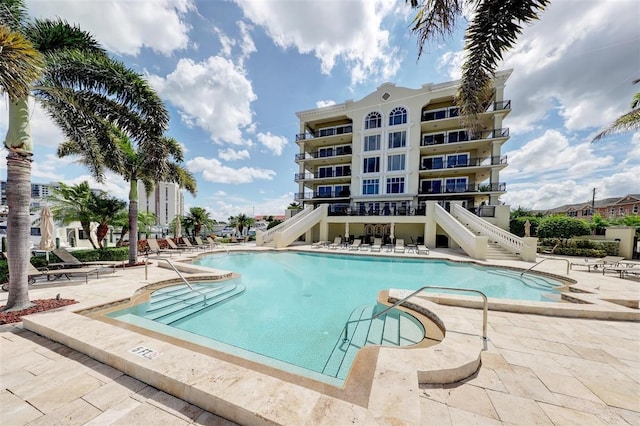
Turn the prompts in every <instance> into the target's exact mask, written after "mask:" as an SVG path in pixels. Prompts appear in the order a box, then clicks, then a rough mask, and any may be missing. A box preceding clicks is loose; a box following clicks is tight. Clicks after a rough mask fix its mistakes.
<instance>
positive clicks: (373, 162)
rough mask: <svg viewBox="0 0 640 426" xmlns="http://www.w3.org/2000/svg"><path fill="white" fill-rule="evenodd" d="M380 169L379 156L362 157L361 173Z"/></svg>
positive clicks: (374, 171)
mask: <svg viewBox="0 0 640 426" xmlns="http://www.w3.org/2000/svg"><path fill="white" fill-rule="evenodd" d="M379 171H380V157H370V158H365V159H364V164H363V166H362V172H363V173H377V172H379Z"/></svg>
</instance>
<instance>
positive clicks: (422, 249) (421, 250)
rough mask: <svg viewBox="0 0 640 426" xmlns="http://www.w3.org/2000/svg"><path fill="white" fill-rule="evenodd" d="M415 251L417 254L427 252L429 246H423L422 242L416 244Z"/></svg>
mask: <svg viewBox="0 0 640 426" xmlns="http://www.w3.org/2000/svg"><path fill="white" fill-rule="evenodd" d="M416 251H417V253H418V254H429V247H427V246H425V245H424V244H418V245H417V246H416Z"/></svg>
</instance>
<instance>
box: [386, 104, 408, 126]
mask: <svg viewBox="0 0 640 426" xmlns="http://www.w3.org/2000/svg"><path fill="white" fill-rule="evenodd" d="M406 123H407V110H406V109H404V108H402V107H397V108H394V109H393V110H391V113H389V126H397V125H398V124H406Z"/></svg>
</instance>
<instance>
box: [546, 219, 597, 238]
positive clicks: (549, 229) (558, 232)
mask: <svg viewBox="0 0 640 426" xmlns="http://www.w3.org/2000/svg"><path fill="white" fill-rule="evenodd" d="M590 233H591V230H590V229H589V225H587V223H586V222H585V221H584V220H580V219H575V218H573V217H568V216H549V217H545V218H544V219H542V220H541V221H540V225H539V226H538V236H540V237H542V238H564V239H568V238H571V237H577V236H580V235H589V234H590Z"/></svg>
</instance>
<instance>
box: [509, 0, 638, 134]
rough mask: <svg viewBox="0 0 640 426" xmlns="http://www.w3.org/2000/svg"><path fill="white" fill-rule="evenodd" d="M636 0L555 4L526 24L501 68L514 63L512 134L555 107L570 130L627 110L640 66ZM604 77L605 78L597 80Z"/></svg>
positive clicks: (532, 124) (603, 122)
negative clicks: (530, 23) (538, 18)
mask: <svg viewBox="0 0 640 426" xmlns="http://www.w3.org/2000/svg"><path fill="white" fill-rule="evenodd" d="M638 22H640V7H638V3H637V0H618V1H578V0H574V1H570V0H566V1H558V2H552V3H551V4H550V5H549V7H548V8H547V10H546V11H544V12H542V14H541V17H540V20H539V21H536V22H534V23H533V24H532V25H530V26H527V27H525V30H524V32H523V35H522V36H521V37H520V38H519V39H518V42H517V44H516V47H515V48H514V49H513V50H512V51H510V52H509V53H508V54H507V55H506V59H505V61H504V64H503V65H502V66H501V67H500V68H501V69H506V68H513V69H514V72H513V74H512V76H511V78H510V79H509V81H507V88H506V91H505V93H506V97H507V99H513V100H514V103H513V105H512V106H513V112H512V114H511V115H510V116H509V126H510V127H511V129H512V131H515V132H522V131H528V130H532V129H534V128H535V126H536V122H537V121H539V120H542V119H544V118H546V117H547V114H548V111H549V109H551V108H553V107H556V108H557V110H558V113H559V114H560V115H561V116H562V118H563V119H564V126H565V127H566V128H567V129H568V130H570V131H578V130H585V129H590V128H599V127H601V126H604V125H606V124H608V123H609V122H611V121H612V120H613V119H615V117H617V116H619V115H620V114H622V113H624V112H626V111H628V108H629V102H630V100H631V96H632V94H633V93H634V90H635V89H636V88H635V87H633V85H632V84H631V82H632V80H633V79H634V78H637V77H638V63H640V50H638V48H637V46H638V43H640V32H638V25H637V24H638ZM603 76H606V78H604V77H603Z"/></svg>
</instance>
